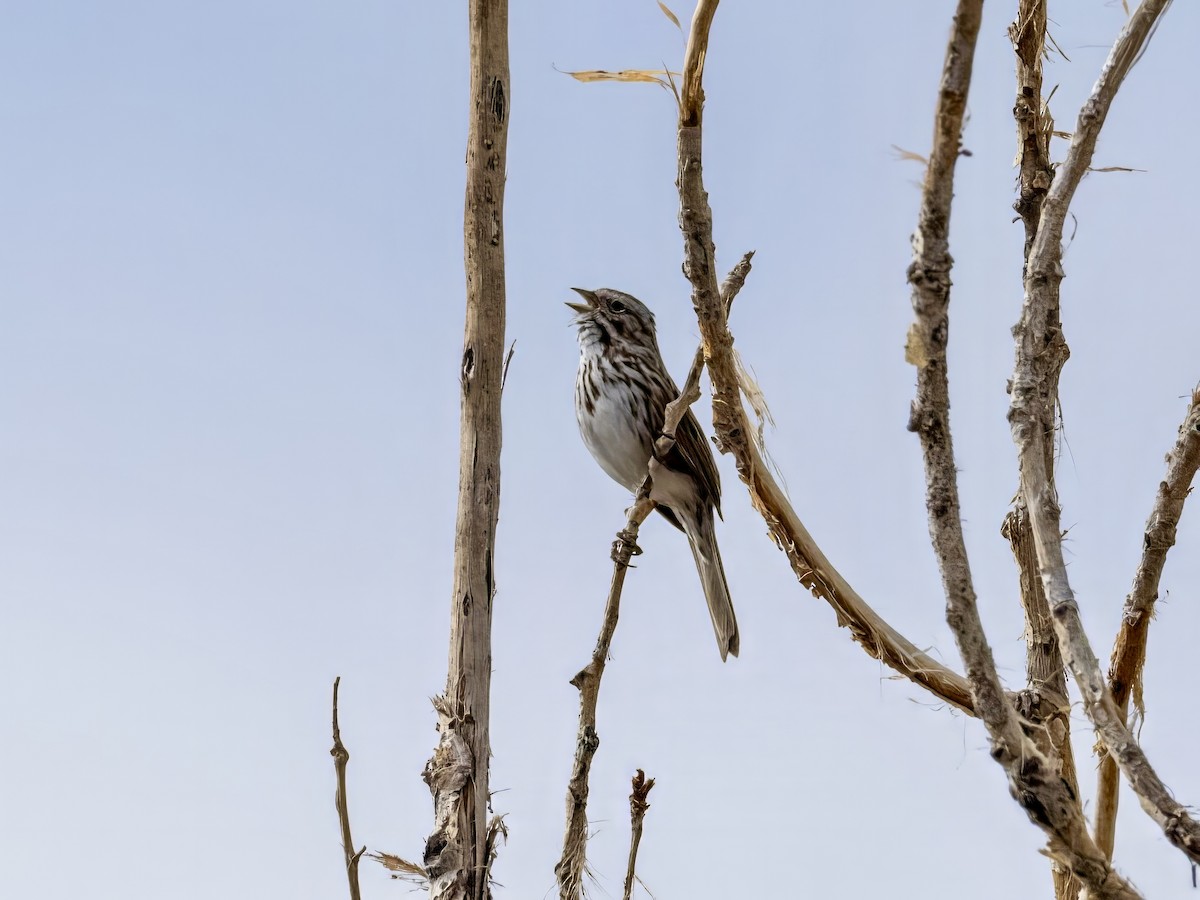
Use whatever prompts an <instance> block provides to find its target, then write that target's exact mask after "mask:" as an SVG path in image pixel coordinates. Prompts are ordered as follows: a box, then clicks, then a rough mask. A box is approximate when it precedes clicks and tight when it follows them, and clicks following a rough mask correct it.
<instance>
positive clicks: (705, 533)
mask: <svg viewBox="0 0 1200 900" xmlns="http://www.w3.org/2000/svg"><path fill="white" fill-rule="evenodd" d="M572 290H573V291H575V292H576V293H577V294H579V296H580V297H582V298H583V301H584V302H582V303H573V302H568V303H567V306H569V307H570V308H571V309H572V310H573V311H574V312H575V313H576V315H575V319H574V323H575V324H576V325H577V326H578V329H579V371H578V372H577V374H576V378H575V418H576V420H577V421H578V423H579V433H580V435H581V436H582V437H583V443H584V444H585V445H586V446H587V448H588V450H589V451H590V452H591V454H592V456H593V457H594V458H595V460H596V462H597V463H599V464H600V468H601V469H603V470H604V471H605V472H606V473H607V474H608V475H609V477H610V478H612V479H613V480H614V481H615V482H617V483H618V484H620V485H622V486H623V487H625V488H627V489H628V490H630V491H632V492H633V493H635V494H636V493H637V491H638V489H639V488H640V487H641V485H642V483H643V482H644V481H645V479H646V475H647V473H648V470H649V465H650V457H651V456H652V455H653V453H654V443H655V441H656V440H657V439H658V437H659V435H660V433H661V432H662V428H663V423H664V420H665V418H666V408H667V404H668V403H670V402H671V401H672V400H674V399H675V398H676V397H678V396H679V388H678V387H676V385H675V382H674V380H673V379H672V378H671V375H670V373H669V372H668V371H667V367H666V365H665V364H664V363H663V359H662V353H661V352H659V349H658V337H657V334H656V331H655V326H654V314H653V313H652V312H650V310H649V309H648V308H647V307H646V305H645V304H644V303H642V302H641V301H640V300H638V299H637V298H636V297H632V296H630V295H629V294H626V293H622V292H621V291H615V290H611V289H609V288H600V289H598V290H594V291H592V290H585V289H583V288H572ZM659 464H660V465H659V467H658V468H657V470H656V472H655V474H654V478H653V485H652V487H651V491H650V499H651V500H653V501H654V503H655V508H656V509H657V510H658V511H659V512H660V513H661V514H662V515H663V517H664V518H665V519H666V520H667V521H668V522H670V523H671V524H672V525H674V526H675V527H676V528H678V529H679V530H680V531H682V532H683V533H684V534H685V535H686V536H687V539H688V544H689V545H690V546H691V549H692V556H693V558H694V559H695V561H696V570H697V572H699V574H700V583H701V585H702V586H703V588H704V596H705V598H706V599H707V600H708V612H709V615H710V616H711V617H712V624H713V630H714V631H715V632H716V636H717V647H718V649H719V650H720V652H721V659H722V660H723V661H724V660H725V659H726V657H727V656H728V655H730V654H732V655H733V656H737V655H738V649H739V645H740V637H739V635H738V625H737V617H736V616H735V615H734V612H733V601H732V600H731V599H730V596H729V584H728V582H727V581H726V579H725V567H724V565H723V564H722V562H721V552H720V550H719V549H718V548H717V534H716V528H715V525H714V513H715V514H716V515H718V516H719V515H721V477H720V475H719V474H718V472H717V465H716V462H715V461H714V460H713V453H712V448H711V447H710V446H709V444H708V441H707V440H706V439H705V437H704V432H703V431H701V429H700V423H699V422H697V421H696V417H695V416H694V415H693V414H692V412H691V410H690V409H689V410H688V411H687V412H686V413H685V414H684V416H683V419H682V420H680V423H679V427H678V428H677V429H676V432H675V444H674V446H673V447H672V448H671V450H670V451H669V452H668V453H667V454H666V455H665V458H663V459H661V460H659Z"/></svg>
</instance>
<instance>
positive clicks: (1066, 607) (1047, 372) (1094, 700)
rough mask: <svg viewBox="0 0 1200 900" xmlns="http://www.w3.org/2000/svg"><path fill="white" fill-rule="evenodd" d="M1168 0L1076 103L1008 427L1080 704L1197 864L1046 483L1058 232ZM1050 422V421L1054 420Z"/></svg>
mask: <svg viewBox="0 0 1200 900" xmlns="http://www.w3.org/2000/svg"><path fill="white" fill-rule="evenodd" d="M1169 5H1170V2H1169V0H1144V2H1143V3H1142V4H1141V5H1140V6H1139V7H1138V8H1137V10H1136V11H1135V12H1134V13H1133V15H1132V16H1131V17H1130V18H1129V21H1128V23H1127V24H1126V25H1125V27H1124V28H1123V29H1122V31H1121V34H1120V35H1119V36H1118V38H1117V41H1116V43H1115V44H1114V45H1113V48H1112V51H1111V52H1110V53H1109V56H1108V59H1107V60H1106V61H1105V63H1104V67H1103V69H1102V70H1101V72H1100V77H1099V78H1098V79H1097V81H1096V85H1095V87H1094V88H1093V89H1092V94H1091V96H1090V97H1089V98H1088V100H1087V102H1085V103H1084V105H1083V108H1082V109H1081V110H1080V113H1079V119H1078V121H1077V123H1076V126H1075V131H1074V133H1073V135H1072V139H1071V148H1070V150H1069V151H1068V153H1067V157H1066V159H1065V160H1064V161H1063V163H1062V165H1061V166H1060V167H1059V169H1058V171H1057V174H1056V175H1055V179H1054V182H1053V184H1052V185H1051V186H1050V190H1049V192H1047V194H1046V197H1045V200H1044V201H1043V204H1042V213H1041V220H1040V222H1039V224H1038V229H1037V234H1036V236H1035V237H1034V240H1033V243H1032V245H1031V247H1030V251H1029V262H1028V264H1027V265H1026V270H1025V300H1024V303H1023V305H1022V309H1021V318H1020V319H1019V321H1018V322H1017V325H1016V327H1015V328H1014V329H1013V335H1014V337H1015V338H1016V364H1015V366H1014V370H1013V379H1012V403H1011V405H1010V407H1009V424H1010V427H1011V429H1012V434H1013V441H1014V443H1015V444H1016V445H1017V452H1018V457H1019V460H1020V474H1021V491H1022V493H1023V495H1024V497H1025V502H1026V505H1027V508H1028V510H1029V517H1030V524H1031V526H1032V530H1033V539H1034V546H1035V547H1036V549H1037V556H1038V567H1039V572H1040V575H1041V579H1042V586H1043V588H1044V590H1045V592H1046V599H1047V601H1048V603H1049V606H1050V611H1051V620H1052V621H1053V623H1054V628H1055V632H1056V634H1057V635H1058V643H1059V647H1060V649H1061V651H1062V654H1063V659H1064V660H1065V661H1066V663H1067V665H1068V667H1069V668H1070V669H1071V673H1072V675H1074V677H1075V683H1076V684H1077V685H1078V686H1079V691H1080V694H1081V695H1082V697H1083V708H1084V711H1085V712H1086V713H1087V716H1088V718H1089V719H1090V720H1091V722H1092V724H1093V725H1094V726H1095V727H1096V731H1097V733H1098V734H1099V736H1100V739H1101V740H1102V741H1103V743H1104V745H1105V747H1106V749H1107V751H1108V753H1109V754H1111V755H1112V756H1113V758H1114V759H1115V760H1116V762H1117V764H1118V766H1119V767H1120V769H1121V772H1122V773H1123V774H1124V775H1125V777H1126V778H1127V779H1128V780H1129V785H1130V787H1132V788H1133V790H1134V791H1135V792H1136V793H1137V794H1138V796H1139V797H1140V798H1141V800H1142V806H1143V809H1144V810H1145V811H1146V812H1147V814H1149V815H1150V816H1151V818H1153V819H1154V820H1155V821H1156V822H1157V823H1158V824H1159V826H1160V827H1161V828H1162V829H1163V833H1164V834H1165V835H1166V837H1167V839H1168V840H1169V841H1170V842H1171V843H1172V844H1174V845H1175V846H1176V847H1178V848H1179V849H1181V850H1182V851H1183V852H1184V853H1185V854H1187V855H1188V856H1189V857H1190V858H1191V859H1192V860H1193V861H1200V824H1198V823H1197V822H1196V821H1195V820H1194V819H1193V818H1192V817H1191V815H1190V814H1189V813H1188V811H1187V809H1186V808H1185V807H1184V806H1183V805H1182V804H1181V803H1179V802H1177V801H1176V800H1175V798H1174V797H1172V796H1171V793H1170V791H1169V790H1168V789H1167V787H1166V785H1164V784H1163V782H1162V780H1161V779H1160V778H1159V777H1158V774H1157V773H1156V772H1155V771H1154V769H1153V767H1152V766H1151V765H1150V761H1149V760H1148V759H1147V758H1146V755H1145V753H1144V752H1143V751H1142V748H1141V747H1140V746H1139V745H1138V743H1137V741H1136V740H1135V739H1134V738H1133V735H1132V734H1130V732H1129V729H1128V728H1127V727H1126V725H1125V721H1124V717H1123V716H1122V714H1121V712H1120V710H1119V708H1118V707H1117V705H1116V704H1115V703H1114V702H1113V698H1112V695H1111V694H1110V693H1109V692H1108V689H1107V686H1106V684H1105V680H1104V675H1103V673H1102V672H1101V670H1100V664H1099V661H1098V660H1097V659H1096V655H1095V652H1094V651H1093V650H1092V646H1091V643H1090V642H1089V641H1088V638H1087V635H1086V633H1085V632H1084V630H1083V624H1082V621H1081V619H1080V615H1079V606H1078V604H1077V603H1076V601H1075V595H1074V592H1073V591H1072V590H1071V586H1070V582H1069V580H1068V578H1067V567H1066V562H1065V560H1064V559H1063V553H1062V527H1061V516H1060V510H1059V507H1058V498H1057V495H1056V493H1055V491H1054V489H1053V485H1052V483H1051V481H1050V476H1049V471H1050V470H1049V467H1048V466H1047V462H1046V461H1047V459H1050V460H1052V455H1051V448H1050V446H1049V445H1050V442H1051V439H1052V436H1053V421H1054V409H1053V406H1054V403H1055V400H1056V397H1055V395H1054V394H1052V393H1051V392H1050V390H1051V387H1052V386H1054V385H1056V384H1057V382H1056V381H1055V378H1056V374H1055V370H1056V369H1061V368H1062V364H1063V362H1064V361H1065V357H1064V356H1063V355H1062V354H1061V353H1055V352H1054V350H1053V348H1054V347H1055V346H1056V345H1057V344H1058V343H1059V340H1058V338H1057V337H1056V333H1057V332H1059V331H1061V322H1060V317H1059V309H1060V303H1059V288H1060V285H1061V282H1062V279H1063V277H1064V272H1063V269H1062V234H1063V224H1064V222H1065V219H1066V215H1067V210H1068V207H1069V206H1070V203H1071V200H1072V198H1073V197H1074V194H1075V190H1076V188H1077V187H1078V186H1079V182H1080V180H1081V179H1082V178H1083V175H1084V173H1085V172H1086V171H1087V169H1088V166H1090V165H1091V160H1092V155H1093V153H1094V151H1095V147H1096V140H1097V138H1098V137H1099V134H1100V130H1101V128H1102V127H1103V125H1104V121H1105V119H1106V118H1107V116H1108V112H1109V109H1110V108H1111V106H1112V101H1113V99H1114V98H1115V97H1116V94H1117V90H1118V89H1119V87H1120V85H1121V83H1122V81H1124V79H1125V76H1126V75H1127V74H1128V73H1129V70H1130V69H1131V68H1132V67H1133V64H1134V63H1135V62H1136V61H1137V59H1138V57H1139V55H1140V54H1141V52H1142V50H1143V49H1144V48H1145V46H1146V43H1147V41H1148V40H1149V38H1150V35H1151V34H1152V33H1153V31H1154V28H1155V26H1156V25H1157V23H1158V20H1159V17H1160V16H1161V15H1162V13H1163V12H1164V11H1165V10H1166V8H1167V7H1168V6H1169ZM1047 423H1050V424H1049V426H1048V425H1047Z"/></svg>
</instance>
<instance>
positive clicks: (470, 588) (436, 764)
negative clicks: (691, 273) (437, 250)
mask: <svg viewBox="0 0 1200 900" xmlns="http://www.w3.org/2000/svg"><path fill="white" fill-rule="evenodd" d="M468 23H469V30H470V47H471V54H470V60H471V77H470V89H469V107H470V108H469V115H468V130H467V160H466V163H467V165H466V168H467V186H466V202H465V211H464V222H463V234H464V261H465V267H466V282H467V303H466V327H465V329H464V331H465V333H464V338H463V353H462V359H461V364H460V384H461V393H460V402H461V419H460V429H459V470H458V512H457V517H456V522H455V532H454V586H453V590H452V594H451V601H450V660H449V666H448V672H447V677H446V691H445V693H444V694H443V695H442V696H441V697H439V698H437V699H436V700H435V701H434V706H435V708H436V709H437V712H438V731H439V734H440V737H439V741H438V745H437V747H436V748H435V750H434V754H433V757H432V758H431V759H430V760H429V762H428V763H427V764H426V767H425V780H426V783H427V784H428V785H429V789H430V791H431V793H432V794H433V802H434V827H433V830H432V832H431V833H430V835H429V838H428V839H427V840H426V843H425V858H424V863H425V869H426V872H427V874H428V876H429V881H430V890H429V895H430V898H431V900H486V898H488V897H490V896H491V889H490V886H489V884H488V873H489V871H490V865H491V861H490V860H489V858H488V851H489V838H488V836H489V830H488V803H489V799H490V795H489V788H488V769H489V764H490V759H491V744H490V741H489V736H488V729H489V715H490V705H491V697H490V694H491V676H492V599H493V597H494V596H495V591H496V585H495V565H494V555H495V547H496V523H497V519H498V516H499V512H500V444H501V428H500V395H501V392H502V388H503V381H504V320H505V293H504V181H505V166H506V153H507V146H508V112H509V104H510V99H511V97H510V90H509V86H510V80H509V67H508V0H470V3H469V11H468Z"/></svg>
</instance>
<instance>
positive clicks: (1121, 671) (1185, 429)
mask: <svg viewBox="0 0 1200 900" xmlns="http://www.w3.org/2000/svg"><path fill="white" fill-rule="evenodd" d="M1197 468H1200V389H1197V390H1195V391H1193V392H1192V398H1191V403H1190V404H1189V405H1188V410H1187V414H1186V415H1185V416H1184V417H1183V423H1182V424H1181V425H1180V426H1179V437H1178V438H1177V439H1176V441H1175V446H1174V447H1173V448H1172V449H1171V452H1170V454H1168V456H1167V477H1166V478H1164V479H1163V480H1162V481H1161V482H1159V485H1158V493H1157V494H1156V495H1155V497H1154V508H1153V509H1152V510H1151V511H1150V518H1149V519H1148V520H1147V521H1146V532H1145V536H1144V537H1143V539H1142V558H1141V560H1140V561H1139V562H1138V567H1137V573H1136V574H1135V575H1134V576H1133V589H1132V590H1131V591H1130V592H1129V596H1128V597H1126V598H1125V610H1124V613H1123V614H1122V616H1121V630H1120V631H1119V632H1118V633H1117V639H1116V642H1115V643H1114V644H1113V651H1112V659H1111V660H1110V661H1109V665H1108V689H1109V690H1110V691H1111V692H1112V697H1113V702H1114V703H1116V704H1117V709H1118V710H1119V711H1120V713H1121V720H1122V721H1123V722H1127V717H1128V714H1129V701H1130V698H1131V697H1132V699H1133V703H1134V706H1135V707H1136V708H1137V710H1138V712H1139V714H1140V715H1144V714H1145V712H1144V708H1143V706H1142V667H1143V666H1144V665H1145V663H1146V639H1147V637H1148V636H1149V633H1150V620H1151V618H1152V617H1153V616H1154V604H1155V601H1157V600H1158V584H1159V580H1160V579H1161V578H1162V571H1163V565H1164V564H1165V563H1166V561H1167V551H1168V550H1170V549H1171V547H1173V546H1174V545H1175V529H1176V527H1177V526H1178V525H1179V518H1180V516H1182V515H1183V503H1184V501H1185V500H1186V499H1187V496H1188V493H1189V492H1190V490H1191V485H1192V480H1193V479H1194V478H1195V477H1196V470H1197ZM1119 781H1120V777H1119V775H1118V769H1117V764H1116V762H1115V761H1114V760H1113V758H1112V757H1111V756H1109V755H1108V754H1107V753H1106V754H1105V755H1104V757H1103V758H1102V759H1101V760H1100V774H1099V781H1098V786H1097V791H1096V843H1098V844H1099V845H1100V848H1101V849H1102V850H1104V851H1105V852H1106V853H1107V854H1108V855H1109V856H1112V852H1113V845H1114V843H1115V840H1116V833H1117V802H1118V797H1119V792H1118V790H1117V787H1118V784H1119Z"/></svg>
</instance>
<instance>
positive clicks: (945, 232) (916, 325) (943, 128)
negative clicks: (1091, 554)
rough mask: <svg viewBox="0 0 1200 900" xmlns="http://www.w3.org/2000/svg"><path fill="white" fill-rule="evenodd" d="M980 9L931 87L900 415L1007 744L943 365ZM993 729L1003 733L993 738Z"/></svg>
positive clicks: (991, 718) (977, 687) (1006, 716)
mask: <svg viewBox="0 0 1200 900" xmlns="http://www.w3.org/2000/svg"><path fill="white" fill-rule="evenodd" d="M982 15H983V0H961V2H960V3H959V4H958V9H957V11H956V12H955V15H954V28H953V31H952V33H951V36H950V43H949V44H948V46H947V48H946V62H945V66H944V68H943V70H942V80H941V87H940V89H939V91H938V104H937V115H936V116H935V119H934V128H933V149H932V152H931V153H930V155H929V166H928V168H927V169H926V171H925V183H924V186H923V188H922V194H921V211H920V214H919V218H918V220H917V230H916V232H915V233H914V234H913V237H912V246H913V260H912V263H911V264H910V265H909V267H908V283H909V284H910V285H912V306H913V312H914V314H915V319H914V321H913V324H912V326H910V328H909V330H908V338H907V340H906V342H905V358H906V359H907V360H908V362H910V363H912V364H913V365H914V366H916V368H917V395H916V399H915V400H914V401H913V404H912V409H911V411H910V413H909V420H908V430H909V431H912V432H915V433H916V434H917V436H918V437H919V438H920V440H921V455H922V458H923V460H924V464H925V484H926V490H925V506H926V508H927V509H928V511H929V537H930V540H931V541H932V543H933V549H934V554H935V555H936V556H937V560H938V568H939V569H940V571H941V574H942V586H943V589H944V591H945V593H946V621H947V622H948V623H949V625H950V628H951V630H952V631H953V632H954V638H955V641H956V642H957V643H958V649H959V652H960V653H961V655H962V658H963V662H964V663H965V664H966V667H967V681H968V682H969V683H970V685H971V694H972V696H973V697H974V698H975V701H976V708H977V711H978V712H979V713H980V716H981V718H983V719H984V721H985V723H987V724H988V730H989V732H991V733H992V737H993V740H994V741H996V740H1008V741H1009V742H1010V743H1011V745H1012V747H1013V749H1015V748H1017V747H1018V746H1019V745H1020V743H1021V739H1020V737H1019V733H1020V729H1019V726H1018V725H1017V722H1016V717H1015V715H1014V714H1013V712H1012V710H1011V708H1010V707H1009V705H1008V703H1007V702H1006V701H1005V699H1004V691H1003V689H1002V688H1001V686H1000V682H999V679H998V678H997V677H996V675H995V663H994V661H993V660H992V651H991V647H989V646H988V643H987V640H986V639H985V638H984V636H983V627H982V625H981V624H980V623H979V612H978V609H977V608H976V603H975V588H974V586H973V585H972V582H971V569H970V565H969V563H968V561H967V548H966V543H965V542H964V540H963V533H962V520H961V517H960V515H959V500H958V473H957V469H956V468H955V465H954V444H953V440H952V438H951V435H950V383H949V378H948V376H947V371H946V345H947V344H948V343H949V339H950V319H949V305H950V269H951V267H952V266H953V264H954V261H953V260H952V259H951V258H950V206H951V202H952V200H953V198H954V165H955V162H956V161H957V160H958V157H959V151H960V149H961V135H962V123H963V115H964V113H965V112H966V108H967V91H968V89H969V88H970V86H971V65H972V62H973V61H974V57H975V40H976V38H977V37H978V34H979V23H980V19H981V18H982ZM996 729H1000V730H1001V731H1002V732H1004V734H998V733H997V732H996Z"/></svg>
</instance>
